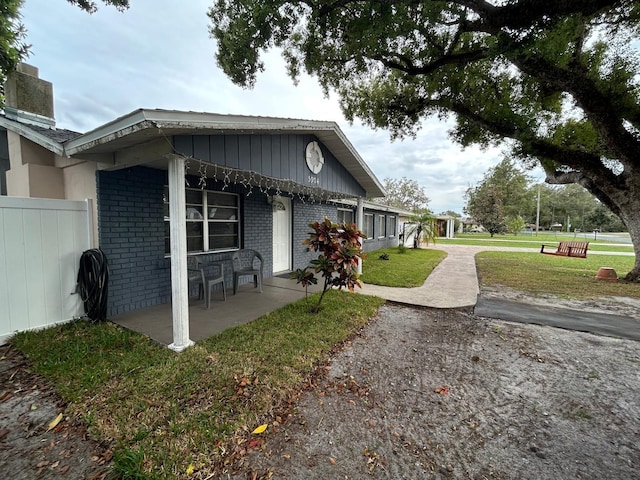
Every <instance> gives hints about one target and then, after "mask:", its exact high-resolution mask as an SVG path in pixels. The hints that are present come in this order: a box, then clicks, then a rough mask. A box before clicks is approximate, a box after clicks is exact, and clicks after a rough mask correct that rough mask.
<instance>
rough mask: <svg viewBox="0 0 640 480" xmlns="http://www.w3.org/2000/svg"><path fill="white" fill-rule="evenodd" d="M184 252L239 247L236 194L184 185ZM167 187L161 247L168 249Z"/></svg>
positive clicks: (238, 199) (167, 252)
mask: <svg viewBox="0 0 640 480" xmlns="http://www.w3.org/2000/svg"><path fill="white" fill-rule="evenodd" d="M185 201H186V219H185V220H186V222H187V252H188V253H198V252H224V251H228V250H236V249H238V248H240V197H239V195H237V194H235V193H227V192H215V191H212V190H199V189H194V188H187V189H185ZM170 244H171V235H170V233H169V187H166V186H165V188H164V251H165V254H167V255H168V254H170V253H171V246H170Z"/></svg>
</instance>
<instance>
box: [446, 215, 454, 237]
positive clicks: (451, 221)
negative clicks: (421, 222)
mask: <svg viewBox="0 0 640 480" xmlns="http://www.w3.org/2000/svg"><path fill="white" fill-rule="evenodd" d="M454 226H455V220H454V219H453V218H447V238H453V228H454Z"/></svg>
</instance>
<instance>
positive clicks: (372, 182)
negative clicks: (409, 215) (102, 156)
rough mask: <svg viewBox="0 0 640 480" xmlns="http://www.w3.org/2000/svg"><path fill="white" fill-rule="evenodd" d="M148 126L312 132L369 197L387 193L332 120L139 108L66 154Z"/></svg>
mask: <svg viewBox="0 0 640 480" xmlns="http://www.w3.org/2000/svg"><path fill="white" fill-rule="evenodd" d="M145 129H157V130H158V132H159V134H160V132H162V131H163V130H165V131H166V130H172V131H173V132H172V133H171V135H175V134H178V133H176V131H184V133H185V134H187V133H189V132H193V131H194V130H201V131H206V130H209V131H217V132H219V133H225V132H238V131H243V132H247V133H252V132H270V131H271V132H297V133H310V134H313V135H315V136H317V137H318V138H319V139H320V140H321V141H322V142H323V143H324V144H325V145H326V146H327V148H329V149H330V150H331V152H332V153H333V155H334V156H335V157H336V158H338V159H339V161H340V162H341V163H343V165H344V166H345V168H347V169H348V170H349V171H350V173H351V174H352V175H353V176H354V178H355V179H356V181H357V182H358V183H359V184H360V185H361V186H362V188H364V189H365V191H366V196H367V197H381V196H384V195H385V191H384V187H383V186H382V184H381V183H380V181H379V180H378V179H377V178H376V176H375V175H374V174H373V172H372V171H371V169H370V168H369V166H368V165H367V164H366V163H365V162H364V160H363V159H362V157H360V155H359V154H358V152H357V151H356V149H355V148H354V147H353V145H352V144H351V142H350V141H349V140H348V139H347V137H346V135H345V134H344V133H343V132H342V130H341V129H340V127H339V126H338V124H337V123H335V122H329V121H318V120H300V119H289V118H277V117H254V116H243V115H222V114H213V113H198V112H182V111H174V110H145V109H138V110H135V111H133V112H131V113H129V114H127V115H124V116H122V117H119V118H117V119H115V120H113V121H112V122H109V123H107V124H105V125H102V126H100V127H98V128H96V129H94V130H92V131H90V132H87V133H85V134H84V135H82V136H80V137H78V138H76V139H73V140H70V141H68V142H66V143H65V146H64V153H65V155H67V156H73V155H79V154H81V153H82V152H87V151H89V150H91V149H92V148H93V147H96V146H100V145H105V144H108V143H109V142H111V141H113V140H115V139H118V138H122V137H125V136H127V135H130V134H132V133H135V132H138V131H141V130H145ZM339 150H342V151H339Z"/></svg>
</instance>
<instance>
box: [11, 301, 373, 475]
mask: <svg viewBox="0 0 640 480" xmlns="http://www.w3.org/2000/svg"><path fill="white" fill-rule="evenodd" d="M313 300H314V298H313V297H310V298H309V301H313ZM381 302H382V301H381V300H380V299H378V298H376V297H369V296H366V295H356V294H352V293H347V292H339V291H335V290H332V291H330V292H328V293H327V296H325V299H324V301H323V304H322V305H323V308H322V310H321V311H320V313H318V314H312V313H309V308H308V305H307V303H306V302H305V300H301V301H299V302H296V303H292V304H290V305H288V306H286V307H283V308H281V309H279V310H277V311H275V312H272V313H270V314H268V315H265V316H263V317H261V318H260V319H258V320H256V321H254V322H251V323H249V324H247V325H243V326H240V327H236V328H232V329H229V330H226V331H224V332H222V333H221V334H219V335H215V336H213V337H211V338H209V339H208V340H206V341H203V342H199V343H197V344H196V345H195V346H194V347H191V348H188V349H187V350H185V351H184V352H183V353H181V354H176V353H174V352H172V351H170V350H168V349H167V348H166V347H161V346H158V345H157V344H155V343H153V342H151V341H150V340H148V339H147V338H145V337H142V336H141V335H138V334H135V333H132V332H130V331H127V330H124V329H122V328H120V327H118V326H116V325H113V324H111V323H103V324H97V325H92V324H89V323H87V322H75V323H71V324H66V325H62V326H56V327H53V328H50V329H47V330H42V331H37V332H26V333H20V334H17V335H16V336H15V337H14V339H13V340H12V343H13V344H14V345H15V346H16V347H17V348H18V349H20V350H21V351H23V352H24V353H25V354H26V355H27V356H28V357H29V359H30V360H31V361H32V362H33V365H34V370H35V371H36V372H37V373H40V374H41V375H43V376H45V377H47V378H48V379H50V380H51V381H52V382H53V383H54V384H55V385H56V387H57V389H58V391H59V392H60V393H61V395H62V397H63V398H64V399H65V400H66V401H67V402H71V403H69V405H68V407H67V409H66V413H67V414H69V415H71V416H75V417H77V418H80V419H82V420H84V421H85V422H86V423H87V424H88V425H89V430H90V432H91V434H92V435H93V436H94V437H95V438H97V439H99V440H103V441H108V442H112V444H113V445H114V449H115V452H114V453H115V455H114V462H115V473H116V474H117V475H118V478H150V479H173V478H188V477H189V476H188V475H187V471H188V469H190V468H194V469H195V470H196V472H197V475H198V478H212V477H209V475H210V474H212V473H213V471H212V467H213V466H215V465H218V466H219V465H220V464H221V462H224V461H228V460H233V459H234V458H238V457H239V456H241V455H243V454H244V453H246V452H247V450H248V449H251V448H254V449H256V448H260V445H261V444H262V441H261V437H259V436H256V435H251V432H252V431H253V429H254V428H256V427H257V426H259V425H261V424H268V425H269V429H272V428H274V426H277V422H278V421H279V420H278V418H279V415H281V414H283V413H284V412H283V411H282V409H283V408H286V405H288V404H289V402H291V401H293V400H294V399H295V397H296V395H297V394H298V393H299V391H300V390H301V389H302V388H304V384H305V382H306V381H307V378H308V376H309V374H310V373H311V372H312V371H313V369H314V367H315V366H316V365H318V364H319V363H322V362H323V361H325V359H326V357H327V355H328V352H329V351H330V350H331V349H332V348H334V347H335V345H336V344H339V343H341V342H342V341H344V340H345V339H346V338H348V337H350V336H351V335H353V334H354V333H355V332H356V331H358V330H359V329H360V328H361V327H362V326H363V325H364V324H365V323H366V322H367V321H368V319H369V318H370V317H372V316H373V315H374V313H375V311H376V310H377V308H378V307H379V306H380V304H381ZM274 422H276V423H274ZM190 466H191V467H190Z"/></svg>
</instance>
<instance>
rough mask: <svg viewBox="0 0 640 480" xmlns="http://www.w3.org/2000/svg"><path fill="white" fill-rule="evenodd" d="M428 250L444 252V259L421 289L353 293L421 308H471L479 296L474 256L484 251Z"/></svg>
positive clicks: (372, 289) (463, 248) (367, 288)
mask: <svg viewBox="0 0 640 480" xmlns="http://www.w3.org/2000/svg"><path fill="white" fill-rule="evenodd" d="M429 248H437V249H440V250H444V251H446V252H447V257H446V258H445V259H444V260H442V262H440V263H439V264H438V266H437V267H436V268H435V269H434V270H433V272H431V275H429V276H428V277H427V280H426V281H425V282H424V284H423V285H422V286H420V287H414V288H394V287H381V286H378V285H369V284H365V285H364V286H363V288H362V289H358V290H357V291H358V293H363V294H365V295H375V296H377V297H380V298H384V299H385V300H391V301H393V302H399V303H405V304H408V305H418V306H421V307H433V308H465V307H473V306H474V305H475V304H476V300H477V298H478V293H480V290H479V287H478V276H477V274H476V262H475V259H474V256H475V254H476V253H478V252H480V251H482V250H484V248H483V247H469V246H466V245H436V246H430V247H429Z"/></svg>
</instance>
